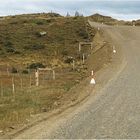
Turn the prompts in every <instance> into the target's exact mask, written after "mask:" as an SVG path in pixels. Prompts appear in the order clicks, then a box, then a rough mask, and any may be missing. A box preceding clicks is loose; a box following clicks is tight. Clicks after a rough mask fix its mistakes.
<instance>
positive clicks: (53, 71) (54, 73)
mask: <svg viewBox="0 0 140 140" xmlns="http://www.w3.org/2000/svg"><path fill="white" fill-rule="evenodd" d="M53 80H55V71H54V70H53Z"/></svg>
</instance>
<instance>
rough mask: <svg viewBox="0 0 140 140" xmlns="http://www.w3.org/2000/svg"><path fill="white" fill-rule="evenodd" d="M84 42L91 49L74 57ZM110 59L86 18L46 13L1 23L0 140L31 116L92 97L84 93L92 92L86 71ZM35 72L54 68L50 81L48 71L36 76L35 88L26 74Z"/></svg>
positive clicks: (31, 75) (99, 34) (100, 35)
mask: <svg viewBox="0 0 140 140" xmlns="http://www.w3.org/2000/svg"><path fill="white" fill-rule="evenodd" d="M83 41H86V42H90V41H93V48H92V49H91V46H90V45H83V46H82V48H81V51H80V52H79V50H78V49H79V42H83ZM83 54H84V58H85V60H84V62H83V57H82V56H83ZM111 56H112V47H111V46H110V45H109V44H108V43H107V41H105V40H104V38H103V33H102V31H97V30H96V29H94V28H92V27H91V26H90V25H89V24H88V23H87V18H85V17H62V16H60V15H59V14H55V13H49V14H31V15H20V16H9V17H5V18H2V19H1V20H0V112H1V113H0V136H1V135H5V134H6V133H7V132H9V131H12V130H13V129H17V128H18V127H20V126H23V125H25V124H28V123H30V121H32V119H34V118H35V117H36V114H39V113H44V112H50V111H52V110H55V109H58V108H61V107H62V106H67V105H69V104H70V105H71V104H74V103H76V102H77V101H80V100H83V99H84V98H85V97H87V96H88V95H89V94H90V93H91V92H87V88H88V90H93V87H92V86H90V84H89V83H90V78H89V76H90V74H91V70H94V72H97V71H98V70H100V69H101V68H102V67H103V66H104V65H105V64H108V63H110V61H111ZM73 60H75V63H74V64H75V66H74V67H73V63H72V62H73ZM35 67H49V68H53V69H54V70H55V79H53V77H52V71H47V72H40V75H39V86H38V87H37V86H35V81H36V80H35V73H34V72H35V71H34V70H28V68H35ZM7 68H8V69H7ZM9 69H10V70H11V71H10V73H8V70H9ZM11 72H12V73H11ZM86 78H87V79H86ZM81 83H82V84H81ZM13 84H14V87H15V91H14V92H13Z"/></svg>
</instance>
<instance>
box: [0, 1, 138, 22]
mask: <svg viewBox="0 0 140 140" xmlns="http://www.w3.org/2000/svg"><path fill="white" fill-rule="evenodd" d="M51 11H52V12H57V13H59V14H61V15H66V13H67V12H69V14H71V15H74V13H75V11H78V12H80V13H81V14H83V15H84V16H88V15H92V14H95V13H99V14H103V15H107V16H112V17H113V18H117V19H123V20H133V19H140V0H0V16H7V15H17V14H27V13H42V12H45V13H47V12H51Z"/></svg>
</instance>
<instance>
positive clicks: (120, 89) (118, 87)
mask: <svg viewBox="0 0 140 140" xmlns="http://www.w3.org/2000/svg"><path fill="white" fill-rule="evenodd" d="M90 24H91V25H92V26H96V27H99V26H100V29H101V30H103V31H104V33H105V34H106V35H107V36H108V37H110V41H112V43H114V44H115V46H116V50H117V53H116V54H114V55H116V56H117V55H118V53H121V52H122V55H123V57H122V59H123V60H122V63H121V64H120V66H119V68H118V69H117V68H115V66H113V67H112V69H111V68H110V70H109V69H108V70H107V71H106V72H105V73H104V74H102V75H103V76H101V77H102V78H101V79H102V81H101V80H99V79H100V78H99V79H97V85H98V83H99V81H100V83H102V82H103V83H104V84H102V87H100V88H97V87H95V90H94V91H93V92H94V96H93V94H92V95H91V96H90V98H88V99H87V100H86V101H85V102H84V103H81V104H80V105H79V106H77V107H76V108H75V109H74V108H73V109H68V110H67V111H65V112H64V113H62V114H60V115H59V117H55V118H52V120H50V121H44V122H42V123H40V124H38V125H36V126H34V127H32V128H30V129H28V130H26V131H24V132H23V133H21V134H19V135H17V136H16V137H15V138H64V139H67V138H71V139H73V138H78V139H79V138H129V139H131V138H133V139H134V138H140V28H139V27H128V26H105V25H99V24H96V23H90ZM120 50H121V51H120ZM118 56H119V55H118ZM118 59H119V57H115V56H114V60H113V61H114V63H116V65H117V60H118ZM118 63H119V62H118ZM113 68H114V70H113ZM113 71H114V72H115V73H114V74H113V75H112V78H111V79H110V80H109V81H108V82H105V80H106V76H108V75H111V73H112V72H113ZM98 80H99V81H98ZM95 92H96V93H95Z"/></svg>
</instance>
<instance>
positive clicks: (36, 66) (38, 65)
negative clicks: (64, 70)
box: [27, 62, 45, 69]
mask: <svg viewBox="0 0 140 140" xmlns="http://www.w3.org/2000/svg"><path fill="white" fill-rule="evenodd" d="M27 68H28V69H37V68H45V65H43V64H42V63H39V62H38V63H32V64H30V65H29V66H28V67H27Z"/></svg>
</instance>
